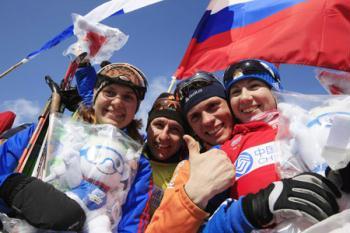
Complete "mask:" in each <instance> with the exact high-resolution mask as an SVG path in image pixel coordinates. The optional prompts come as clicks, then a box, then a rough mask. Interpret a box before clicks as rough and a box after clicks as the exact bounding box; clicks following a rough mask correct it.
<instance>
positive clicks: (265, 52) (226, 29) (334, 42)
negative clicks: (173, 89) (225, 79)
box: [174, 0, 350, 79]
mask: <svg viewBox="0 0 350 233" xmlns="http://www.w3.org/2000/svg"><path fill="white" fill-rule="evenodd" d="M246 58H260V59H264V60H267V61H270V62H273V63H290V64H303V65H312V66H320V67H326V68H332V69H337V70H344V71H350V1H349V0H226V1H222V0H212V1H211V2H210V3H209V6H208V8H207V10H206V12H205V14H204V16H203V17H202V19H201V21H200V22H199V25H198V26H197V29H196V31H195V33H194V35H193V37H192V40H191V42H190V44H189V46H188V48H187V51H186V53H185V55H184V57H183V59H182V61H181V64H180V65H179V67H178V69H177V70H176V72H175V75H174V76H176V77H177V79H182V78H185V77H188V76H191V75H192V74H193V73H194V72H196V71H198V70H205V71H217V70H223V69H225V68H226V67H227V66H228V65H229V64H231V63H233V62H236V61H239V60H241V59H246Z"/></svg>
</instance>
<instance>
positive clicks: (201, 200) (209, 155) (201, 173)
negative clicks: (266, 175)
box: [183, 135, 235, 209]
mask: <svg viewBox="0 0 350 233" xmlns="http://www.w3.org/2000/svg"><path fill="white" fill-rule="evenodd" d="M183 138H184V140H185V142H186V144H187V147H188V151H189V162H190V178H189V180H188V181H187V183H186V184H185V191H186V193H187V195H188V197H189V198H190V199H191V200H192V201H193V202H194V203H195V204H196V205H197V206H198V207H200V208H201V209H205V207H206V206H207V204H208V201H209V200H210V199H211V198H212V197H214V196H215V195H216V194H218V193H221V192H223V191H224V190H226V189H227V188H229V187H230V186H231V185H232V184H233V182H234V181H233V178H234V176H235V168H234V166H233V164H232V162H231V161H230V160H229V158H228V157H227V155H226V153H225V152H224V151H222V150H218V149H211V150H209V151H207V152H205V153H202V154H200V153H199V150H200V149H199V143H198V142H197V141H195V140H194V139H193V138H192V137H191V136H189V135H185V136H184V137H183Z"/></svg>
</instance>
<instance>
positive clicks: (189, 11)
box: [0, 0, 326, 124]
mask: <svg viewBox="0 0 350 233" xmlns="http://www.w3.org/2000/svg"><path fill="white" fill-rule="evenodd" d="M103 2H105V1H100V0H89V1H87V0H74V1H72V0H59V1H47V0H35V1H34V0H26V1H23V0H2V1H1V4H0V6H1V7H0V18H1V20H0V28H1V37H0V42H1V43H0V72H1V73H2V72H3V71H5V70H6V69H7V68H9V67H10V66H12V65H13V64H15V63H16V62H18V61H20V60H21V59H22V58H24V57H25V56H26V55H28V54H29V53H31V52H33V51H34V50H37V49H39V48H40V47H41V46H42V45H43V44H44V43H45V42H47V41H48V40H49V39H51V38H52V37H54V36H55V35H57V34H58V33H59V32H61V31H62V30H63V29H65V28H66V27H67V26H69V25H70V24H72V19H71V13H78V14H81V15H84V14H86V13H87V12H89V11H90V10H92V9H93V8H95V7H96V6H98V5H100V4H102V3H103ZM208 3H209V0H164V1H163V2H160V3H157V4H154V5H151V6H148V7H145V8H142V9H140V10H137V11H134V12H131V13H128V14H125V15H120V16H114V17H111V18H109V19H107V20H104V21H103V22H102V23H103V24H106V25H108V26H111V27H116V28H119V29H120V30H121V31H123V32H124V33H125V34H127V35H129V40H128V42H127V44H126V45H125V46H124V47H123V48H122V49H121V50H119V51H117V52H116V53H114V55H113V57H112V58H111V59H110V60H111V61H113V62H128V63H132V64H134V65H136V66H137V67H139V68H140V69H141V70H143V71H144V73H145V74H146V76H147V77H148V80H149V84H150V85H149V91H148V93H147V94H146V100H145V101H144V102H143V104H142V105H141V109H140V111H139V113H138V116H139V117H141V118H143V119H144V123H145V122H146V116H147V112H148V110H149V109H150V107H151V104H152V102H153V100H154V99H155V98H156V96H157V95H158V94H159V93H160V92H162V91H166V90H167V87H168V86H169V84H170V80H171V79H170V77H171V75H172V74H173V72H174V71H175V70H176V67H177V66H178V64H179V63H180V61H181V58H182V56H183V54H184V52H185V50H186V47H187V45H188V43H189V41H190V38H191V36H192V34H193V32H194V30H195V27H196V25H197V23H198V22H199V20H200V18H201V16H202V14H203V13H204V10H205V8H206V7H207V5H208ZM75 41H76V38H75V37H72V38H70V39H68V40H66V41H64V42H63V43H61V44H59V45H58V46H56V47H54V48H52V49H50V50H48V51H45V52H43V53H41V54H40V55H38V56H37V57H36V58H34V59H33V60H32V61H30V62H28V63H27V64H24V65H23V66H21V67H20V68H18V69H17V70H15V71H13V72H12V73H10V74H9V75H7V76H6V77H4V78H2V79H0V100H1V101H0V111H5V110H12V111H14V112H15V113H16V114H17V118H16V124H19V123H23V122H33V121H36V118H37V116H38V115H39V113H40V110H41V108H42V107H43V106H44V104H45V102H46V100H47V99H48V97H49V96H50V90H49V88H48V87H47V86H46V84H45V81H44V76H45V75H50V76H51V77H52V78H53V79H54V80H55V81H56V82H60V80H61V79H62V78H63V76H64V74H65V71H66V68H67V66H68V62H69V59H68V58H67V57H64V56H63V55H62V52H63V51H64V50H65V49H66V48H67V47H68V46H69V45H70V44H72V43H74V42H75ZM280 72H281V76H282V83H283V86H284V88H285V89H287V90H290V91H297V92H302V93H307V94H325V93H326V92H325V91H324V90H323V88H322V87H321V86H320V85H319V83H318V81H317V80H316V79H315V78H314V76H315V72H314V68H312V67H305V66H294V65H282V66H281V67H280Z"/></svg>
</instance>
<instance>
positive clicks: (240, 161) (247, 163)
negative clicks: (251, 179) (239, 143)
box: [236, 142, 277, 180]
mask: <svg viewBox="0 0 350 233" xmlns="http://www.w3.org/2000/svg"><path fill="white" fill-rule="evenodd" d="M276 153H277V149H276V144H275V143H274V142H269V143H266V144H262V145H259V146H255V147H251V148H248V149H246V150H244V151H243V152H242V153H240V154H239V156H238V158H237V160H236V180H238V179H239V178H241V177H242V176H244V175H247V174H249V173H251V172H252V171H254V170H256V169H258V168H260V167H263V166H267V165H270V164H274V163H275V161H276Z"/></svg>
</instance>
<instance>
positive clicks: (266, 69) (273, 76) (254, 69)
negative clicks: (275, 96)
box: [224, 59, 283, 92]
mask: <svg viewBox="0 0 350 233" xmlns="http://www.w3.org/2000/svg"><path fill="white" fill-rule="evenodd" d="M249 78H254V79H259V80H261V81H263V82H264V83H266V84H267V85H268V86H269V87H271V88H272V89H273V90H275V91H281V90H282V89H283V88H282V86H281V81H280V74H279V72H278V70H277V68H276V66H274V65H273V64H272V63H270V62H267V61H263V60H259V59H247V60H242V61H240V62H238V63H234V64H232V65H230V66H229V67H228V68H227V69H226V71H225V73H224V85H225V88H226V91H227V92H229V90H230V89H231V87H232V85H234V84H235V83H237V82H239V81H241V80H243V79H249Z"/></svg>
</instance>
